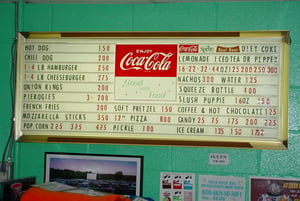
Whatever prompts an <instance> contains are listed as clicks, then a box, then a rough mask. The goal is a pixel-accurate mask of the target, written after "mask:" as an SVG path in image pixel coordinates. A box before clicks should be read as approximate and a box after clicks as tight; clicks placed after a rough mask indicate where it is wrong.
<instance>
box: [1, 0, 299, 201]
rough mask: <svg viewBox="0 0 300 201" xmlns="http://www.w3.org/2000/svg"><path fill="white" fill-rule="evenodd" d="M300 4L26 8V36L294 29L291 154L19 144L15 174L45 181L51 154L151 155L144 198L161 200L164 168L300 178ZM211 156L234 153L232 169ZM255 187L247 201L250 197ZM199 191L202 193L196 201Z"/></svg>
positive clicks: (4, 55)
mask: <svg viewBox="0 0 300 201" xmlns="http://www.w3.org/2000/svg"><path fill="white" fill-rule="evenodd" d="M299 9H300V2H299V1H288V2H226V3H225V2H224V3H220V2H211V3H182V4H137V5H96V4H93V5H84V4H80V5H64V4H53V5H50V4H20V5H19V11H20V13H19V31H230V30H234V31H236V30H237V31H240V30H290V31H291V38H292V44H291V49H290V86H289V149H288V150H284V151H271V150H248V149H222V148H201V147H200V148H190V147H171V146H129V145H94V144H44V143H15V149H14V151H15V152H14V155H15V157H14V164H15V168H14V175H15V177H26V176H37V178H38V181H39V182H42V181H43V171H44V169H43V168H44V166H43V165H44V152H48V151H51V152H75V153H95V154H122V155H143V156H144V177H143V195H144V196H149V197H152V198H154V199H155V200H159V174H160V172H162V171H171V172H188V173H195V174H196V175H199V174H213V175H225V176H239V177H245V178H246V181H247V186H246V187H247V188H248V178H249V176H252V175H254V176H275V177H300V123H299V122H300V79H299V78H298V75H297V74H299V71H300V20H299V19H300V12H299ZM13 18H14V5H13V4H9V3H7V4H5V3H2V4H0V27H1V28H0V30H1V31H0V33H1V37H0V52H1V55H0V58H1V59H0V70H1V73H0V87H1V95H0V103H1V104H0V111H1V112H0V153H1V154H2V150H3V149H4V145H5V141H6V139H7V136H8V134H9V129H10V120H11V116H12V111H11V98H10V89H9V74H10V63H11V62H10V45H11V43H12V40H13V37H14V32H13V30H14V19H13ZM209 153H226V154H229V158H230V162H229V165H226V166H211V165H208V154H209ZM248 193H249V192H248V189H247V190H246V200H248ZM197 197H198V193H196V200H197Z"/></svg>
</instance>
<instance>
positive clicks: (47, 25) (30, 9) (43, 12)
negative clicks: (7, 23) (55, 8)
mask: <svg viewBox="0 0 300 201" xmlns="http://www.w3.org/2000/svg"><path fill="white" fill-rule="evenodd" d="M21 6H23V7H21ZM21 6H20V7H21V9H20V13H21V14H23V15H22V16H23V17H22V18H21V20H20V31H51V30H52V5H48V4H22V5H21Z"/></svg>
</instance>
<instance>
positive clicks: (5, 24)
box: [0, 3, 15, 52]
mask: <svg viewBox="0 0 300 201" xmlns="http://www.w3.org/2000/svg"><path fill="white" fill-rule="evenodd" d="M14 10H15V6H14V4H8V3H0V26H1V37H0V43H3V42H4V43H7V42H9V41H12V39H13V38H14V20H15V19H14ZM1 46H2V44H0V47H1ZM1 52H2V51H1Z"/></svg>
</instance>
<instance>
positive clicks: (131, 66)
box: [115, 44, 177, 77]
mask: <svg viewBox="0 0 300 201" xmlns="http://www.w3.org/2000/svg"><path fill="white" fill-rule="evenodd" d="M176 75H177V45H169V44H166V45H164V44H159V45H155V44H145V45H141V44H137V45H134V44H132V45H116V60H115V76H123V77H124V76H126V77H176Z"/></svg>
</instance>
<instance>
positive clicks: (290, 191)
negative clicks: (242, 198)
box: [249, 176, 300, 201]
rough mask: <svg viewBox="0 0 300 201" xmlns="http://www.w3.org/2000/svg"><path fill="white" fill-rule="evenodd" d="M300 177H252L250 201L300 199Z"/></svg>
mask: <svg viewBox="0 0 300 201" xmlns="http://www.w3.org/2000/svg"><path fill="white" fill-rule="evenodd" d="M299 187H300V180H299V178H280V177H278V178H277V177H256V176H252V177H250V185H249V188H250V189H249V192H250V199H249V200H250V201H273V200H275V201H297V200H300V193H299V192H300V191H299Z"/></svg>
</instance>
